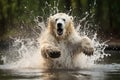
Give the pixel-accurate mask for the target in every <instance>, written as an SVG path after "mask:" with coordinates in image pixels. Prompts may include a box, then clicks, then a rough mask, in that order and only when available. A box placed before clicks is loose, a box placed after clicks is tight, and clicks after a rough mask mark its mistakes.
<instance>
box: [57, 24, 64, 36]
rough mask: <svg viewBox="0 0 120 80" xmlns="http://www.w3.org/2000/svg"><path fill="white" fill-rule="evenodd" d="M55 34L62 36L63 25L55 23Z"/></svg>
mask: <svg viewBox="0 0 120 80" xmlns="http://www.w3.org/2000/svg"><path fill="white" fill-rule="evenodd" d="M57 34H58V35H62V34H63V24H62V23H57Z"/></svg>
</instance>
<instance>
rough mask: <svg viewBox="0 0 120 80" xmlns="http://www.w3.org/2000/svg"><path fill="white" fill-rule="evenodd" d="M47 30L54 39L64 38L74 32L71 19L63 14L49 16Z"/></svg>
mask: <svg viewBox="0 0 120 80" xmlns="http://www.w3.org/2000/svg"><path fill="white" fill-rule="evenodd" d="M48 29H49V30H50V32H51V33H52V34H53V35H55V36H56V37H66V36H68V35H69V34H70V33H71V32H72V31H73V30H74V26H73V17H72V16H69V15H67V14H65V13H57V14H55V15H53V16H50V17H49V21H48Z"/></svg>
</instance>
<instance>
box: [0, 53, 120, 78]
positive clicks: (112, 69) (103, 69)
mask: <svg viewBox="0 0 120 80" xmlns="http://www.w3.org/2000/svg"><path fill="white" fill-rule="evenodd" d="M107 53H110V54H111V56H110V57H105V58H104V59H102V61H99V62H97V63H96V65H95V67H93V68H90V69H81V70H51V71H43V70H40V69H0V80H120V51H107Z"/></svg>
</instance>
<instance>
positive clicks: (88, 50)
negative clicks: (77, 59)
mask: <svg viewBox="0 0 120 80" xmlns="http://www.w3.org/2000/svg"><path fill="white" fill-rule="evenodd" d="M80 43H81V47H82V51H83V53H84V54H86V55H88V56H90V55H93V53H94V47H93V43H92V41H91V40H90V39H89V38H88V37H83V38H81V41H80Z"/></svg>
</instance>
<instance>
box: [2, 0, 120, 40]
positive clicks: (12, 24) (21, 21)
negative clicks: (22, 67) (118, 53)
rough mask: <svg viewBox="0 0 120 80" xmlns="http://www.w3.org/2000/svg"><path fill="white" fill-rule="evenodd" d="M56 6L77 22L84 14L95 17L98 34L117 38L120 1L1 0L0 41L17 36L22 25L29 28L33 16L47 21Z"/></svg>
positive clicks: (119, 28)
mask: <svg viewBox="0 0 120 80" xmlns="http://www.w3.org/2000/svg"><path fill="white" fill-rule="evenodd" d="M46 2H47V3H48V4H51V5H50V6H49V5H47V4H45V3H46ZM58 2H59V3H58ZM57 3H58V4H59V5H58V8H59V10H60V12H69V11H70V9H72V12H71V14H72V15H74V16H77V17H78V19H81V18H83V17H84V16H85V12H88V13H89V14H94V21H95V23H96V24H98V25H99V26H98V32H99V33H101V31H102V33H103V34H105V35H106V36H111V33H112V34H113V35H112V36H113V37H118V38H119V35H120V0H46V1H45V0H0V39H4V38H6V37H8V36H9V35H16V34H18V32H20V31H19V30H20V26H21V25H25V26H23V27H25V29H26V28H31V27H32V26H33V24H34V21H33V20H34V18H35V17H36V16H43V17H44V18H45V20H46V19H47V17H48V16H49V14H50V13H51V11H50V10H51V8H53V9H54V6H57ZM43 10H44V11H43ZM21 33H22V32H21ZM116 34H117V35H116ZM114 35H115V36H114Z"/></svg>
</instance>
